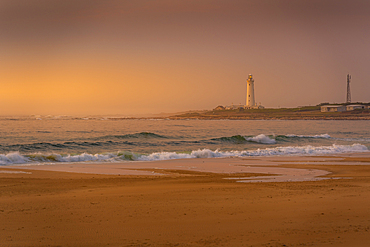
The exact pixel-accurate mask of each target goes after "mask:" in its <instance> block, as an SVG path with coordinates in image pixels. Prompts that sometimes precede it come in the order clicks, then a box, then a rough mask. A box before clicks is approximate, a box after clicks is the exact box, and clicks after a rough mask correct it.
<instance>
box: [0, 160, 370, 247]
mask: <svg viewBox="0 0 370 247" xmlns="http://www.w3.org/2000/svg"><path fill="white" fill-rule="evenodd" d="M369 165H370V155H369V154H368V153H364V154H351V155H341V156H328V157H269V158H259V157H255V158H243V159H241V158H225V159H204V160H203V159H196V160H194V159H193V160H172V161H160V162H140V164H139V162H138V163H126V164H108V165H107V164H79V165H76V164H58V165H56V166H52V165H50V166H28V167H10V168H9V167H7V168H4V167H2V168H0V243H1V244H0V246H370V237H369V235H370V203H369V198H370V166H369ZM122 166H125V167H122ZM132 166H135V167H132ZM283 168H284V169H283ZM288 168H289V169H288ZM277 169H282V170H277ZM292 169H293V170H292ZM297 169H298V170H299V171H298V170H297ZM281 171H283V173H284V174H287V171H288V173H289V172H293V173H291V174H290V175H291V176H293V175H295V174H299V173H300V172H301V174H311V175H312V172H314V173H315V172H316V171H317V172H318V174H316V175H318V176H314V177H311V178H310V179H309V180H310V181H306V180H305V181H301V182H292V180H291V182H271V181H272V180H271V179H270V180H269V181H266V182H257V181H258V180H261V178H259V179H258V178H257V179H256V181H254V182H252V183H251V182H248V183H245V182H243V181H242V180H243V179H240V178H247V179H244V180H248V181H249V180H250V179H248V178H250V177H256V176H259V177H266V179H268V177H276V178H277V177H281V176H285V175H284V174H280V175H279V176H275V175H276V174H278V172H281ZM306 171H309V172H308V173H307V172H306ZM127 172H133V173H134V174H131V173H129V174H131V175H127ZM253 172H258V174H256V173H253ZM95 173H107V174H111V175H103V174H95ZM114 174H115V175H114ZM118 174H119V175H118ZM293 177H294V176H293ZM306 177H307V176H306ZM225 178H227V179H225ZM236 178H237V179H236ZM318 178H319V179H318ZM321 178H325V179H321ZM264 179H265V178H264ZM289 179H291V178H289ZM237 181H240V182H237ZM285 181H289V180H285Z"/></svg>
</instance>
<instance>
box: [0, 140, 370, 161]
mask: <svg viewBox="0 0 370 247" xmlns="http://www.w3.org/2000/svg"><path fill="white" fill-rule="evenodd" d="M368 151H369V150H368V148H367V147H366V146H364V145H361V144H353V145H336V144H333V145H331V146H310V145H309V146H288V147H274V148H265V149H256V150H243V151H238V150H235V151H220V150H218V149H217V150H215V151H212V150H210V149H198V150H194V151H192V152H191V153H176V152H155V153H151V154H148V155H140V154H135V153H131V152H125V153H123V154H122V153H120V152H118V153H104V154H88V153H83V154H77V155H71V154H68V155H60V154H40V153H38V154H32V155H21V154H19V152H14V153H9V154H0V165H12V164H35V163H36V164H38V163H50V162H51V163H56V162H95V161H96V162H119V161H129V160H130V161H156V160H172V159H195V158H219V157H246V156H290V155H324V154H339V153H351V152H352V153H353V152H368Z"/></svg>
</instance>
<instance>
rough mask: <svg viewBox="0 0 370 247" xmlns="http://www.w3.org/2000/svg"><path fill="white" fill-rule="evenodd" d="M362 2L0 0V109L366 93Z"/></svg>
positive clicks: (169, 108) (89, 108)
mask: <svg viewBox="0 0 370 247" xmlns="http://www.w3.org/2000/svg"><path fill="white" fill-rule="evenodd" d="M369 30H370V2H369V1H366V0H363V1H360V0H355V1H344V0H336V1H334V0H310V1H308V0H301V1H288V0H281V1H277V0H276V1H275V0H274V1H273V0H251V1H245V0H243V1H242V0H234V1H221V0H214V1H211V0H203V1H195V0H194V1H192V0H187V1H170V0H167V1H166V0H161V1H156V0H150V1H149V0H136V1H122V0H104V1H102V0H101V1H96V0H54V1H49V0H38V1H36V0H27V1H25V0H0V47H1V48H0V56H1V60H0V93H1V97H0V114H2V115H12V114H135V113H137V114H143V113H159V112H175V111H183V110H189V109H212V108H214V107H215V106H217V105H229V104H231V103H234V104H238V103H244V100H245V81H246V78H247V75H248V74H249V73H251V74H253V75H254V79H255V91H256V100H257V101H258V102H261V103H262V105H264V106H266V107H278V106H280V107H295V106H299V105H315V104H318V103H321V102H343V101H344V100H345V95H346V91H345V90H346V74H347V73H351V74H352V85H351V90H352V100H353V101H364V102H368V101H370V94H369V93H368V92H369V91H370V83H369V81H370V70H369V64H370V52H369V51H370V32H369Z"/></svg>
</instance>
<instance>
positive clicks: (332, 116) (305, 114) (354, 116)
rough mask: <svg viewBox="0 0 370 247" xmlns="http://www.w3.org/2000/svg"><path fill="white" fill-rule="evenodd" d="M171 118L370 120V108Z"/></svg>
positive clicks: (235, 111) (190, 114)
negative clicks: (343, 110) (341, 110)
mask: <svg viewBox="0 0 370 247" xmlns="http://www.w3.org/2000/svg"><path fill="white" fill-rule="evenodd" d="M166 119H171V120H183V119H200V120H217V119H229V120H370V109H357V110H353V111H345V112H321V110H320V106H304V107H298V108H278V109H276V108H265V109H233V110H210V111H207V110H205V111H189V112H186V113H182V114H177V115H172V116H169V117H166Z"/></svg>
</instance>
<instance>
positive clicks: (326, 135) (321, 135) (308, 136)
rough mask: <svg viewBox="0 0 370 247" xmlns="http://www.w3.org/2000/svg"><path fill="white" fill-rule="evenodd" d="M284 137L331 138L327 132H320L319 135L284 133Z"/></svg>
mask: <svg viewBox="0 0 370 247" xmlns="http://www.w3.org/2000/svg"><path fill="white" fill-rule="evenodd" d="M285 136H286V137H298V138H324V139H329V138H331V136H330V135H328V134H320V135H295V134H288V135H285Z"/></svg>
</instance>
